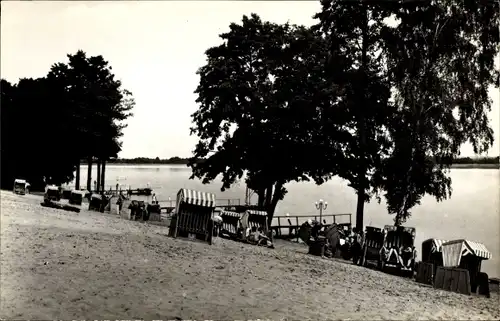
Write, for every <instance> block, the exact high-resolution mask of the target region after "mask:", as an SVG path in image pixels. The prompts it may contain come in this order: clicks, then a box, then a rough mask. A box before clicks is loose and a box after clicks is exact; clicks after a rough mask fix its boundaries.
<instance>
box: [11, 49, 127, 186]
mask: <svg viewBox="0 0 500 321" xmlns="http://www.w3.org/2000/svg"><path fill="white" fill-rule="evenodd" d="M68 58H69V60H70V61H69V63H68V64H63V63H58V64H55V65H53V66H52V68H51V70H50V72H49V73H48V75H47V77H44V78H38V79H21V80H20V81H19V83H18V84H16V85H11V84H10V83H9V82H7V81H6V80H3V79H2V84H1V85H2V86H1V92H2V105H1V108H2V109H1V112H2V117H1V122H2V123H1V125H2V128H1V131H2V132H1V134H2V138H1V139H2V141H1V143H2V146H1V148H2V155H1V157H2V178H1V179H2V187H3V188H10V187H11V186H12V183H13V181H14V178H26V179H28V180H29V181H30V183H31V184H32V188H33V189H40V188H43V187H44V186H45V184H46V183H53V184H61V183H67V182H69V181H71V180H72V179H73V178H74V171H75V169H76V170H77V176H78V171H79V163H80V160H81V159H82V158H84V157H90V159H91V161H92V158H94V157H97V158H100V159H101V160H106V159H107V158H109V157H116V156H117V154H118V152H119V151H120V149H121V143H120V142H119V138H120V137H121V136H122V129H123V128H124V126H125V125H124V124H123V121H124V120H126V119H127V118H128V117H130V116H131V113H130V110H131V109H132V108H133V107H134V104H135V102H134V99H133V97H132V95H131V93H130V92H128V91H127V90H124V89H121V83H120V81H118V80H115V79H114V75H113V74H112V73H111V67H109V66H108V63H107V62H106V61H104V59H103V58H102V57H101V56H97V57H89V58H87V57H86V55H85V53H84V52H83V51H79V52H77V53H76V54H75V55H68ZM42 155H43V157H40V156H42ZM103 166H104V165H103ZM103 172H104V167H103ZM103 175H104V174H103ZM89 176H90V175H89ZM77 180H78V179H77Z"/></svg>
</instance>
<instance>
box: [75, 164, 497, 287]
mask: <svg viewBox="0 0 500 321" xmlns="http://www.w3.org/2000/svg"><path fill="white" fill-rule="evenodd" d="M80 172H81V180H80V181H81V185H82V186H84V185H85V184H86V181H87V178H86V177H87V166H86V165H84V166H82V167H81V171H80ZM190 175H191V169H190V168H188V167H186V166H185V165H108V166H106V188H107V189H109V187H110V186H116V184H117V182H118V183H119V184H120V185H122V186H124V188H125V187H126V186H128V185H130V186H132V188H138V187H146V185H147V184H148V183H149V184H150V186H151V187H152V188H153V189H154V190H155V193H156V195H157V196H158V200H159V201H164V200H168V198H169V197H170V198H171V199H175V196H176V194H177V191H178V190H179V189H180V188H190V189H195V190H200V191H205V192H212V193H215V194H216V196H217V199H234V198H239V199H241V203H242V204H243V203H244V200H245V183H244V181H242V182H240V183H239V184H237V185H235V186H233V187H232V188H231V189H230V190H227V191H225V192H221V191H220V187H221V186H222V184H221V183H220V182H219V181H215V182H214V183H212V184H209V185H203V184H202V183H201V182H200V181H198V180H189V176H190ZM450 175H451V178H452V180H453V183H452V187H453V194H452V197H451V199H448V200H446V201H444V202H441V203H438V202H436V200H435V199H434V198H432V197H430V196H426V197H424V199H423V200H422V204H421V205H420V206H418V207H415V208H414V209H413V211H412V213H413V214H412V217H411V218H410V219H409V220H408V221H407V222H406V224H405V225H406V226H412V227H415V228H416V230H417V237H416V246H417V250H418V252H419V259H420V252H421V243H422V241H424V240H426V239H428V238H441V239H448V240H453V239H461V238H465V239H469V240H473V241H478V242H481V243H484V244H485V245H486V247H487V248H488V249H489V251H490V252H491V253H492V255H493V258H492V259H491V260H488V261H484V262H483V266H482V270H483V271H484V272H486V273H488V275H489V276H490V277H498V276H500V170H498V169H452V170H451V174H450ZM92 177H93V180H94V179H95V177H96V168H95V166H94V168H93V174H92ZM113 188H115V187H113ZM286 188H287V189H288V194H287V195H286V196H285V199H284V200H283V201H281V202H280V203H279V204H278V207H277V209H276V214H275V215H285V213H290V215H316V214H318V211H317V210H316V208H315V207H314V202H315V201H317V200H319V199H323V200H325V201H327V202H328V208H327V209H326V211H324V214H340V213H352V214H353V216H352V220H353V224H354V220H355V213H356V195H355V193H354V191H353V189H351V188H349V187H348V186H347V183H346V182H345V181H343V180H341V179H339V178H335V179H333V180H331V181H329V182H327V183H325V184H323V185H321V186H317V185H315V184H314V183H290V184H288V185H286ZM253 200H256V197H255V198H254V199H253ZM393 222H394V221H393V216H390V215H388V214H387V210H386V207H385V204H384V202H382V203H380V204H378V203H377V202H376V201H375V200H372V202H371V203H368V204H366V205H365V219H364V223H365V225H372V226H377V227H383V226H384V225H386V224H393ZM282 224H283V223H282Z"/></svg>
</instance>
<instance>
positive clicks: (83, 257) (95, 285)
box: [0, 191, 500, 320]
mask: <svg viewBox="0 0 500 321" xmlns="http://www.w3.org/2000/svg"><path fill="white" fill-rule="evenodd" d="M39 202H40V198H38V197H34V196H24V197H23V196H16V195H13V194H12V193H10V192H4V191H2V193H1V290H2V291H1V303H0V308H1V309H0V310H1V314H0V317H1V318H2V319H140V318H144V319H163V320H165V319H175V318H180V319H198V320H200V319H218V320H229V319H231V320H233V319H257V318H260V319H274V320H280V319H281V320H283V319H289V320H292V319H293V320H312V319H314V320H335V319H357V320H360V319H372V320H373V319H399V320H402V319H412V320H415V319H484V320H487V319H489V320H491V319H499V318H500V311H499V308H498V306H495V305H494V303H495V302H498V295H497V294H494V296H493V297H492V298H491V299H489V300H488V299H485V298H482V297H475V296H471V297H468V296H463V295H459V294H455V293H449V292H444V291H437V290H434V289H432V288H428V287H424V286H420V285H418V284H416V283H415V282H413V281H410V280H407V279H403V278H398V277H394V276H390V275H386V274H383V273H380V272H377V271H372V270H369V269H365V268H360V267H356V266H352V265H349V264H346V263H343V262H339V261H330V260H323V259H320V258H316V257H310V256H306V255H304V252H305V248H304V247H302V246H297V245H292V244H290V243H285V242H284V243H280V244H278V246H277V249H276V250H274V251H273V250H268V249H263V248H256V247H252V246H247V245H243V244H239V243H235V242H231V241H224V240H217V241H218V242H217V243H216V244H215V245H213V246H209V245H207V244H203V243H195V242H189V241H186V240H181V239H172V238H169V237H167V236H166V229H165V228H162V227H160V226H153V225H146V224H141V223H137V222H132V221H127V220H122V219H119V218H116V217H113V216H111V215H103V214H99V213H93V212H87V211H82V212H81V213H78V214H77V213H70V212H64V211H58V210H53V209H48V208H42V207H41V206H40V205H39Z"/></svg>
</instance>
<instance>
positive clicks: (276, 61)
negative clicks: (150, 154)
mask: <svg viewBox="0 0 500 321" xmlns="http://www.w3.org/2000/svg"><path fill="white" fill-rule="evenodd" d="M220 37H221V39H222V40H223V44H221V45H220V46H217V47H213V48H210V49H208V50H207V51H206V55H207V64H206V65H205V66H203V67H202V68H200V70H199V71H198V74H199V75H200V84H199V86H198V88H197V89H196V94H197V95H198V99H197V102H198V103H199V104H200V108H199V110H198V111H196V112H195V113H194V114H193V121H194V127H193V128H192V131H191V132H192V134H196V135H198V137H199V138H200V141H199V143H198V145H197V146H196V149H195V151H194V156H193V158H192V162H191V163H190V164H189V165H190V166H191V167H192V169H193V175H192V178H194V177H197V178H201V179H203V182H204V183H208V182H211V181H212V180H214V179H216V177H217V176H218V175H221V176H222V183H223V185H222V190H224V189H226V188H229V187H230V186H231V184H233V183H234V182H236V181H237V180H238V179H241V178H242V176H243V175H244V173H245V172H247V178H246V182H247V184H248V186H249V187H250V188H252V189H254V190H256V191H258V192H259V193H260V202H259V203H260V205H263V206H266V208H267V210H268V214H269V217H270V218H271V217H272V215H273V213H274V209H275V207H276V204H277V202H278V201H279V200H280V199H282V198H283V197H284V195H285V193H286V189H285V188H284V185H285V184H286V183H287V182H290V181H302V180H308V177H307V174H308V173H309V172H312V171H314V167H313V166H312V165H311V164H312V163H313V162H314V159H315V158H317V157H318V156H319V152H320V151H319V150H318V149H316V148H315V146H316V145H314V144H310V140H311V137H312V136H313V135H314V133H313V132H314V131H317V130H318V121H319V120H318V119H319V118H318V117H319V110H318V108H317V106H318V105H317V104H320V103H321V102H322V101H323V100H324V97H321V96H319V95H315V94H314V92H318V93H321V91H320V90H319V88H316V87H315V86H316V85H317V84H321V85H324V84H325V83H324V82H318V80H317V78H318V77H320V76H321V74H322V73H323V66H322V65H321V64H324V62H325V61H324V58H325V57H321V54H322V53H323V52H324V51H322V50H321V49H322V39H321V38H320V37H318V36H317V35H316V34H314V33H313V32H312V31H311V30H309V29H307V28H304V27H300V26H293V25H289V24H284V25H278V24H273V23H269V22H262V21H261V19H260V18H259V17H258V16H257V15H255V14H252V15H251V17H247V16H244V17H243V20H242V23H241V24H240V25H238V24H235V23H233V24H231V25H230V31H229V32H228V33H225V34H222V35H220ZM304 133H306V134H304ZM205 157H206V160H205V161H204V162H202V163H197V164H196V163H195V161H196V160H197V159H200V158H205Z"/></svg>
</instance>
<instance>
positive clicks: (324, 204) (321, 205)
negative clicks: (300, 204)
mask: <svg viewBox="0 0 500 321" xmlns="http://www.w3.org/2000/svg"><path fill="white" fill-rule="evenodd" d="M314 205H315V206H316V209H318V210H319V223H320V224H321V225H323V211H324V210H326V208H327V207H328V202H325V201H323V200H322V199H320V200H319V201H317V202H316V203H314Z"/></svg>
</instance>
